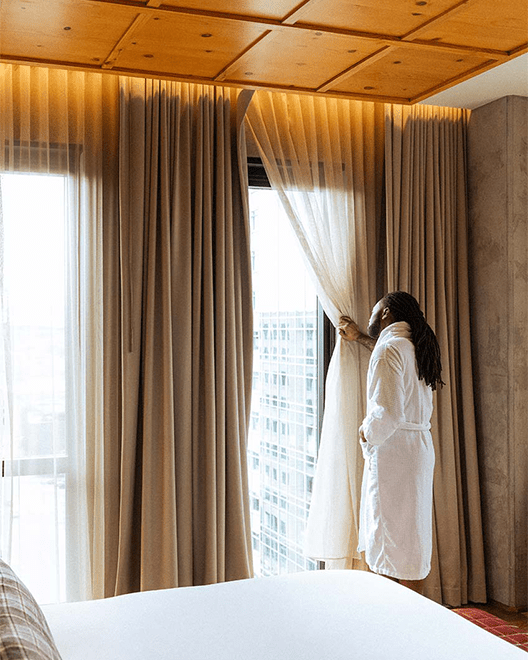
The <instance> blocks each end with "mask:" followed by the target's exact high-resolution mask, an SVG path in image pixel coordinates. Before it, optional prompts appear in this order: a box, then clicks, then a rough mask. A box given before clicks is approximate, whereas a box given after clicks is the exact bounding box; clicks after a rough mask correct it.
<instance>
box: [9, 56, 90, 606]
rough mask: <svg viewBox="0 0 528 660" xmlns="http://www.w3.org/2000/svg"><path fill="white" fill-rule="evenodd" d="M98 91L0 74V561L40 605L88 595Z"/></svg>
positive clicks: (36, 72)
mask: <svg viewBox="0 0 528 660" xmlns="http://www.w3.org/2000/svg"><path fill="white" fill-rule="evenodd" d="M101 88H102V77H101V76H100V75H97V74H85V73H81V72H68V71H63V70H58V69H53V70H52V69H49V70H48V69H45V68H33V67H29V66H13V65H1V67H0V98H1V99H2V113H1V115H0V143H1V144H2V149H1V150H0V181H1V185H2V199H3V204H2V208H3V214H2V217H3V222H2V224H1V229H2V234H1V239H2V240H1V241H0V250H1V252H0V264H1V267H2V271H1V278H0V298H1V304H2V310H1V311H2V330H3V332H2V334H1V336H0V358H1V364H0V401H1V406H2V417H1V423H2V427H1V436H0V451H1V458H2V461H3V474H4V476H3V478H2V479H1V483H0V512H1V517H0V525H1V527H0V535H1V536H0V554H1V555H2V558H3V559H4V560H5V561H7V562H8V563H10V564H11V565H12V566H13V568H14V569H15V570H16V571H17V572H18V573H19V574H20V576H21V577H22V579H23V580H24V581H25V582H26V583H27V584H28V586H29V588H30V589H31V590H32V591H33V592H34V593H35V594H36V596H37V598H38V599H39V600H40V601H41V602H53V601H58V600H76V599H82V598H89V597H90V595H91V586H90V582H91V578H90V552H91V549H90V546H91V540H90V528H91V523H90V522H89V521H90V519H91V518H92V517H93V483H94V478H93V472H92V473H91V477H90V482H91V483H92V486H91V489H90V498H88V491H87V481H88V479H87V468H88V467H89V468H90V470H93V469H94V466H95V465H100V463H101V461H100V458H99V456H98V448H99V446H100V442H101V428H100V422H99V420H100V419H101V414H100V412H101V411H100V405H101V404H100V402H101V391H100V388H101V387H102V379H101V368H102V365H101V350H100V348H99V343H98V337H99V331H100V327H99V325H100V322H99V318H100V299H99V296H100V293H99V292H100V291H101V274H100V265H99V260H98V257H99V255H100V250H101V229H102V227H101V206H102V202H101V198H102V194H101V185H102V176H101V167H102V155H103V152H102V140H101V136H102V119H101V118H102V112H101V107H102V103H101V99H102V97H101ZM95 481H97V480H95Z"/></svg>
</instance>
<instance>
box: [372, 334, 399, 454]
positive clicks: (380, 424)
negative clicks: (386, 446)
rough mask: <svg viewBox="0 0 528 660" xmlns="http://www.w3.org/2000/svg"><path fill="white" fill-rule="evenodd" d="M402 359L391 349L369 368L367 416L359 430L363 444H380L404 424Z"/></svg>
mask: <svg viewBox="0 0 528 660" xmlns="http://www.w3.org/2000/svg"><path fill="white" fill-rule="evenodd" d="M403 371H404V366H403V359H402V356H401V354H400V352H399V351H398V349H397V348H396V347H394V346H387V348H386V349H385V350H384V351H383V352H382V353H381V354H380V355H379V356H376V358H375V360H374V362H373V363H372V364H371V365H370V366H369V378H368V407H367V416H366V417H365V419H364V420H363V424H362V425H361V428H362V430H363V434H364V436H365V439H366V441H367V442H368V443H369V444H371V445H382V444H383V443H384V442H385V441H386V440H388V439H389V438H390V437H391V435H392V434H393V433H394V431H395V430H396V429H397V428H398V427H399V426H400V424H402V423H403V422H405V414H404V408H405V392H404V378H403Z"/></svg>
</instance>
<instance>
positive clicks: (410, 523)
mask: <svg viewBox="0 0 528 660" xmlns="http://www.w3.org/2000/svg"><path fill="white" fill-rule="evenodd" d="M410 337H411V332H410V327H409V324H408V323H406V322H403V321H402V322H397V323H392V324H391V325H389V326H388V327H387V328H385V329H384V330H383V331H382V332H381V333H380V336H379V338H378V341H377V343H376V346H375V347H374V350H373V352H372V356H371V359H370V363H369V371H368V377H367V398H368V403H367V415H366V417H365V419H364V420H363V424H362V426H361V428H362V429H363V433H364V435H365V438H366V442H362V443H361V445H362V450H363V456H364V458H365V468H364V473H363V484H362V492H361V510H360V526H359V544H358V550H359V551H360V552H361V551H364V552H365V559H366V561H367V563H368V565H369V566H370V568H371V570H373V571H374V572H375V573H381V574H382V575H389V576H391V577H395V578H401V579H405V580H421V579H422V578H424V577H425V576H426V575H427V574H428V573H429V571H430V569H431V550H432V498H433V470H434V448H433V441H432V438H431V433H430V431H429V429H430V426H431V424H430V420H431V414H432V411H433V394H432V390H431V388H430V387H428V386H427V385H426V384H425V382H424V381H423V380H419V379H418V370H417V367H416V358H415V353H414V345H413V343H412V341H411V339H410Z"/></svg>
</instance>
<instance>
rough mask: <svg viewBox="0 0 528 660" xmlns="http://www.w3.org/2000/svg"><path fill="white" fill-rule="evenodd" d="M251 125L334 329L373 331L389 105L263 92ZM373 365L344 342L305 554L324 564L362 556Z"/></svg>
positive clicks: (329, 395)
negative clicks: (365, 432)
mask: <svg viewBox="0 0 528 660" xmlns="http://www.w3.org/2000/svg"><path fill="white" fill-rule="evenodd" d="M247 123H248V126H249V127H250V129H251V132H252V134H253V137H254V140H255V143H256V144H257V146H258V149H259V151H260V154H261V157H262V161H263V163H264V166H265V169H266V172H267V174H268V177H269V180H270V182H271V185H272V187H273V188H274V189H276V190H277V192H278V194H279V197H280V199H281V201H282V203H283V205H284V208H285V209H286V212H287V214H288V217H289V219H290V221H291V224H292V226H293V229H294V232H295V235H296V236H297V239H298V240H299V243H300V245H301V248H302V252H303V255H304V258H305V261H306V265H307V268H308V271H309V273H310V274H311V276H312V279H313V281H314V285H315V288H316V291H317V295H318V297H319V299H320V301H321V303H322V306H323V308H324V310H325V312H326V313H327V315H328V316H329V318H330V320H331V321H332V323H333V324H334V325H337V323H338V320H339V317H340V316H341V315H342V314H346V315H349V316H351V317H352V318H355V319H357V320H358V321H359V322H360V323H363V324H366V322H367V320H368V318H369V314H370V309H371V305H372V303H373V301H374V300H375V298H376V294H377V290H378V289H379V287H380V278H379V273H380V271H379V269H378V263H377V259H376V257H377V253H376V249H377V244H378V238H379V233H380V227H381V224H382V223H381V214H382V207H381V199H382V197H381V195H380V194H379V190H380V189H381V188H382V183H383V180H382V173H383V106H381V105H376V104H372V103H361V102H354V101H345V100H338V99H327V98H316V97H313V96H300V95H296V94H283V93H272V92H265V91H258V92H256V93H255V95H254V97H253V100H252V102H251V105H250V106H249V109H248V113H247ZM368 359H369V356H368V354H367V352H366V351H364V349H362V348H361V347H359V346H357V345H355V344H349V343H347V342H343V341H342V340H341V338H340V337H339V336H337V345H336V349H335V351H334V354H333V356H332V360H331V363H330V366H329V370H328V375H327V379H326V392H325V412H324V418H323V426H322V434H321V446H320V451H319V457H318V463H317V470H316V475H315V480H314V490H313V494H312V501H311V505H310V514H309V519H308V525H307V529H306V532H305V554H306V555H308V556H310V557H312V558H314V559H324V560H326V561H329V560H346V561H347V562H348V563H350V561H352V559H353V558H357V557H358V554H357V550H356V547H357V525H358V523H357V521H358V515H359V495H360V488H361V474H362V470H363V458H362V456H361V452H360V451H359V445H358V440H357V430H358V428H359V425H360V423H361V420H362V418H363V414H364V407H365V400H364V397H365V379H366V371H367V366H368Z"/></svg>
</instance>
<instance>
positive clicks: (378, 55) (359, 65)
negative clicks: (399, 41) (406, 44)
mask: <svg viewBox="0 0 528 660" xmlns="http://www.w3.org/2000/svg"><path fill="white" fill-rule="evenodd" d="M393 49H394V47H393V46H383V48H380V49H379V50H377V51H376V52H375V53H372V55H368V56H367V57H364V58H363V59H362V60H360V61H359V62H356V63H355V64H353V65H352V66H350V67H348V69H345V70H344V71H342V72H341V73H338V74H337V76H334V77H333V78H330V80H327V81H326V82H325V83H324V84H323V85H321V86H320V87H318V88H317V89H316V92H318V93H323V94H324V93H325V92H328V91H329V90H330V89H332V88H333V87H335V86H336V85H338V84H339V83H341V82H343V81H344V80H348V79H349V78H351V77H352V76H353V75H354V74H356V73H358V71H361V69H365V68H366V67H368V66H370V65H371V64H374V63H375V62H377V61H378V60H381V59H382V58H383V57H385V56H386V55H388V54H389V52H390V51H391V50H393Z"/></svg>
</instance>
